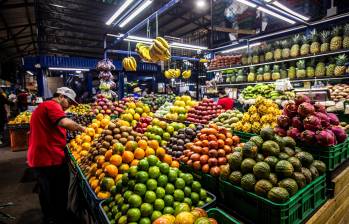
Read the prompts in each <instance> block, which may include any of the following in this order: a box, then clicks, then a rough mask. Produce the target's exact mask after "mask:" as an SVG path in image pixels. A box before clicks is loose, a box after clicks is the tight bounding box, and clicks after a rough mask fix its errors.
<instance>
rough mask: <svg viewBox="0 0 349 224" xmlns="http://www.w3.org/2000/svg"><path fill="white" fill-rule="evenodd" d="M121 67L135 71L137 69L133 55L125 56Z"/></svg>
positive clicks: (128, 70)
mask: <svg viewBox="0 0 349 224" xmlns="http://www.w3.org/2000/svg"><path fill="white" fill-rule="evenodd" d="M122 67H123V68H124V69H125V71H127V72H135V71H136V70H137V62H136V59H135V58H134V57H132V56H131V57H127V58H124V59H123V60H122Z"/></svg>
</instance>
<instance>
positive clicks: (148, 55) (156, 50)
mask: <svg viewBox="0 0 349 224" xmlns="http://www.w3.org/2000/svg"><path fill="white" fill-rule="evenodd" d="M136 52H137V53H138V55H139V56H140V57H141V58H142V59H143V60H144V61H146V62H159V61H167V60H169V59H170V58H171V52H170V45H169V44H168V43H167V41H166V40H165V39H164V38H162V37H156V38H155V39H154V40H153V44H152V45H151V46H148V45H146V44H142V43H137V45H136Z"/></svg>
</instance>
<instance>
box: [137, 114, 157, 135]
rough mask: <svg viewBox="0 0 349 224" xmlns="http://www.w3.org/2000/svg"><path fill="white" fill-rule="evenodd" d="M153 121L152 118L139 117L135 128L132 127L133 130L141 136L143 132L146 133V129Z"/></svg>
mask: <svg viewBox="0 0 349 224" xmlns="http://www.w3.org/2000/svg"><path fill="white" fill-rule="evenodd" d="M152 120H153V118H151V117H141V118H140V119H139V121H138V123H137V125H136V127H134V128H133V129H134V130H135V131H136V132H138V133H141V134H144V132H146V130H147V127H148V126H149V125H150V124H151V121H152Z"/></svg>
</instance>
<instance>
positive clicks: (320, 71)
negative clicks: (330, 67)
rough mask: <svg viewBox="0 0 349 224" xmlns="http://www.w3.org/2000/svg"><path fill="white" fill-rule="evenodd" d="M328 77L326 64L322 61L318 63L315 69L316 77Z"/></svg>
mask: <svg viewBox="0 0 349 224" xmlns="http://www.w3.org/2000/svg"><path fill="white" fill-rule="evenodd" d="M325 75H326V65H325V63H324V62H323V61H322V60H321V61H319V62H318V63H317V65H316V68H315V77H323V76H325Z"/></svg>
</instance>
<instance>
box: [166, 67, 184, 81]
mask: <svg viewBox="0 0 349 224" xmlns="http://www.w3.org/2000/svg"><path fill="white" fill-rule="evenodd" d="M164 75H165V77H166V78H167V79H175V78H179V77H180V76H181V70H179V69H168V70H167V71H165V73H164Z"/></svg>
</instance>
